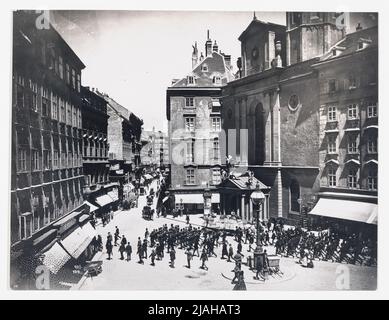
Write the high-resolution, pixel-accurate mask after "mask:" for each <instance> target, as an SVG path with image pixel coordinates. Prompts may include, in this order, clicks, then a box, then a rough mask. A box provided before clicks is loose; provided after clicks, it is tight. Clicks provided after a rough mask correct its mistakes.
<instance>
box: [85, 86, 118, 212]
mask: <svg viewBox="0 0 389 320" xmlns="http://www.w3.org/2000/svg"><path fill="white" fill-rule="evenodd" d="M94 91H95V89H94V88H92V90H90V89H89V88H88V87H82V88H81V93H82V128H83V167H84V176H85V185H84V188H83V193H84V198H85V200H88V201H89V203H92V204H93V205H95V206H97V208H98V209H96V214H97V215H100V214H103V213H105V212H107V211H108V210H110V209H111V208H115V207H116V204H117V203H116V202H117V201H118V184H117V183H109V182H110V180H109V168H110V164H109V161H108V147H109V145H108V136H107V130H108V114H107V101H106V100H105V99H104V98H102V97H100V96H99V95H98V94H96V93H95V92H94ZM107 195H108V197H107Z"/></svg>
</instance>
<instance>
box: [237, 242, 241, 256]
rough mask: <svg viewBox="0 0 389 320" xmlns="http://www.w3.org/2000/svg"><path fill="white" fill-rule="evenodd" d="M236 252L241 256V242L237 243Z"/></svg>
mask: <svg viewBox="0 0 389 320" xmlns="http://www.w3.org/2000/svg"><path fill="white" fill-rule="evenodd" d="M237 252H238V253H239V254H240V255H242V242H241V241H239V242H238V248H237Z"/></svg>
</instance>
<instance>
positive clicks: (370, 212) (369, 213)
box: [309, 198, 378, 224]
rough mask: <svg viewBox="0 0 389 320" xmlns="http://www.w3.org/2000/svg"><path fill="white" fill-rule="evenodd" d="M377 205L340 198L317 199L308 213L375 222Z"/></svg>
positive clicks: (369, 222)
mask: <svg viewBox="0 0 389 320" xmlns="http://www.w3.org/2000/svg"><path fill="white" fill-rule="evenodd" d="M377 213H378V207H377V205H376V204H374V203H368V202H362V201H353V200H341V199H326V198H321V199H319V201H318V203H317V204H316V206H315V207H314V208H313V209H312V211H311V212H309V214H310V215H314V216H322V217H330V218H337V219H343V220H350V221H357V222H363V223H368V224H377Z"/></svg>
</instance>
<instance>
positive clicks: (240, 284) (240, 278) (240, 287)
mask: <svg viewBox="0 0 389 320" xmlns="http://www.w3.org/2000/svg"><path fill="white" fill-rule="evenodd" d="M232 290H247V288H246V283H245V282H244V275H243V270H241V271H239V276H238V283H237V284H236V285H235V286H234V288H233V289H232Z"/></svg>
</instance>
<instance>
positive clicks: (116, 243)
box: [114, 232, 120, 246]
mask: <svg viewBox="0 0 389 320" xmlns="http://www.w3.org/2000/svg"><path fill="white" fill-rule="evenodd" d="M114 237H115V243H114V245H115V246H117V245H118V240H119V238H120V236H119V234H118V233H116V232H115V235H114Z"/></svg>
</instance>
